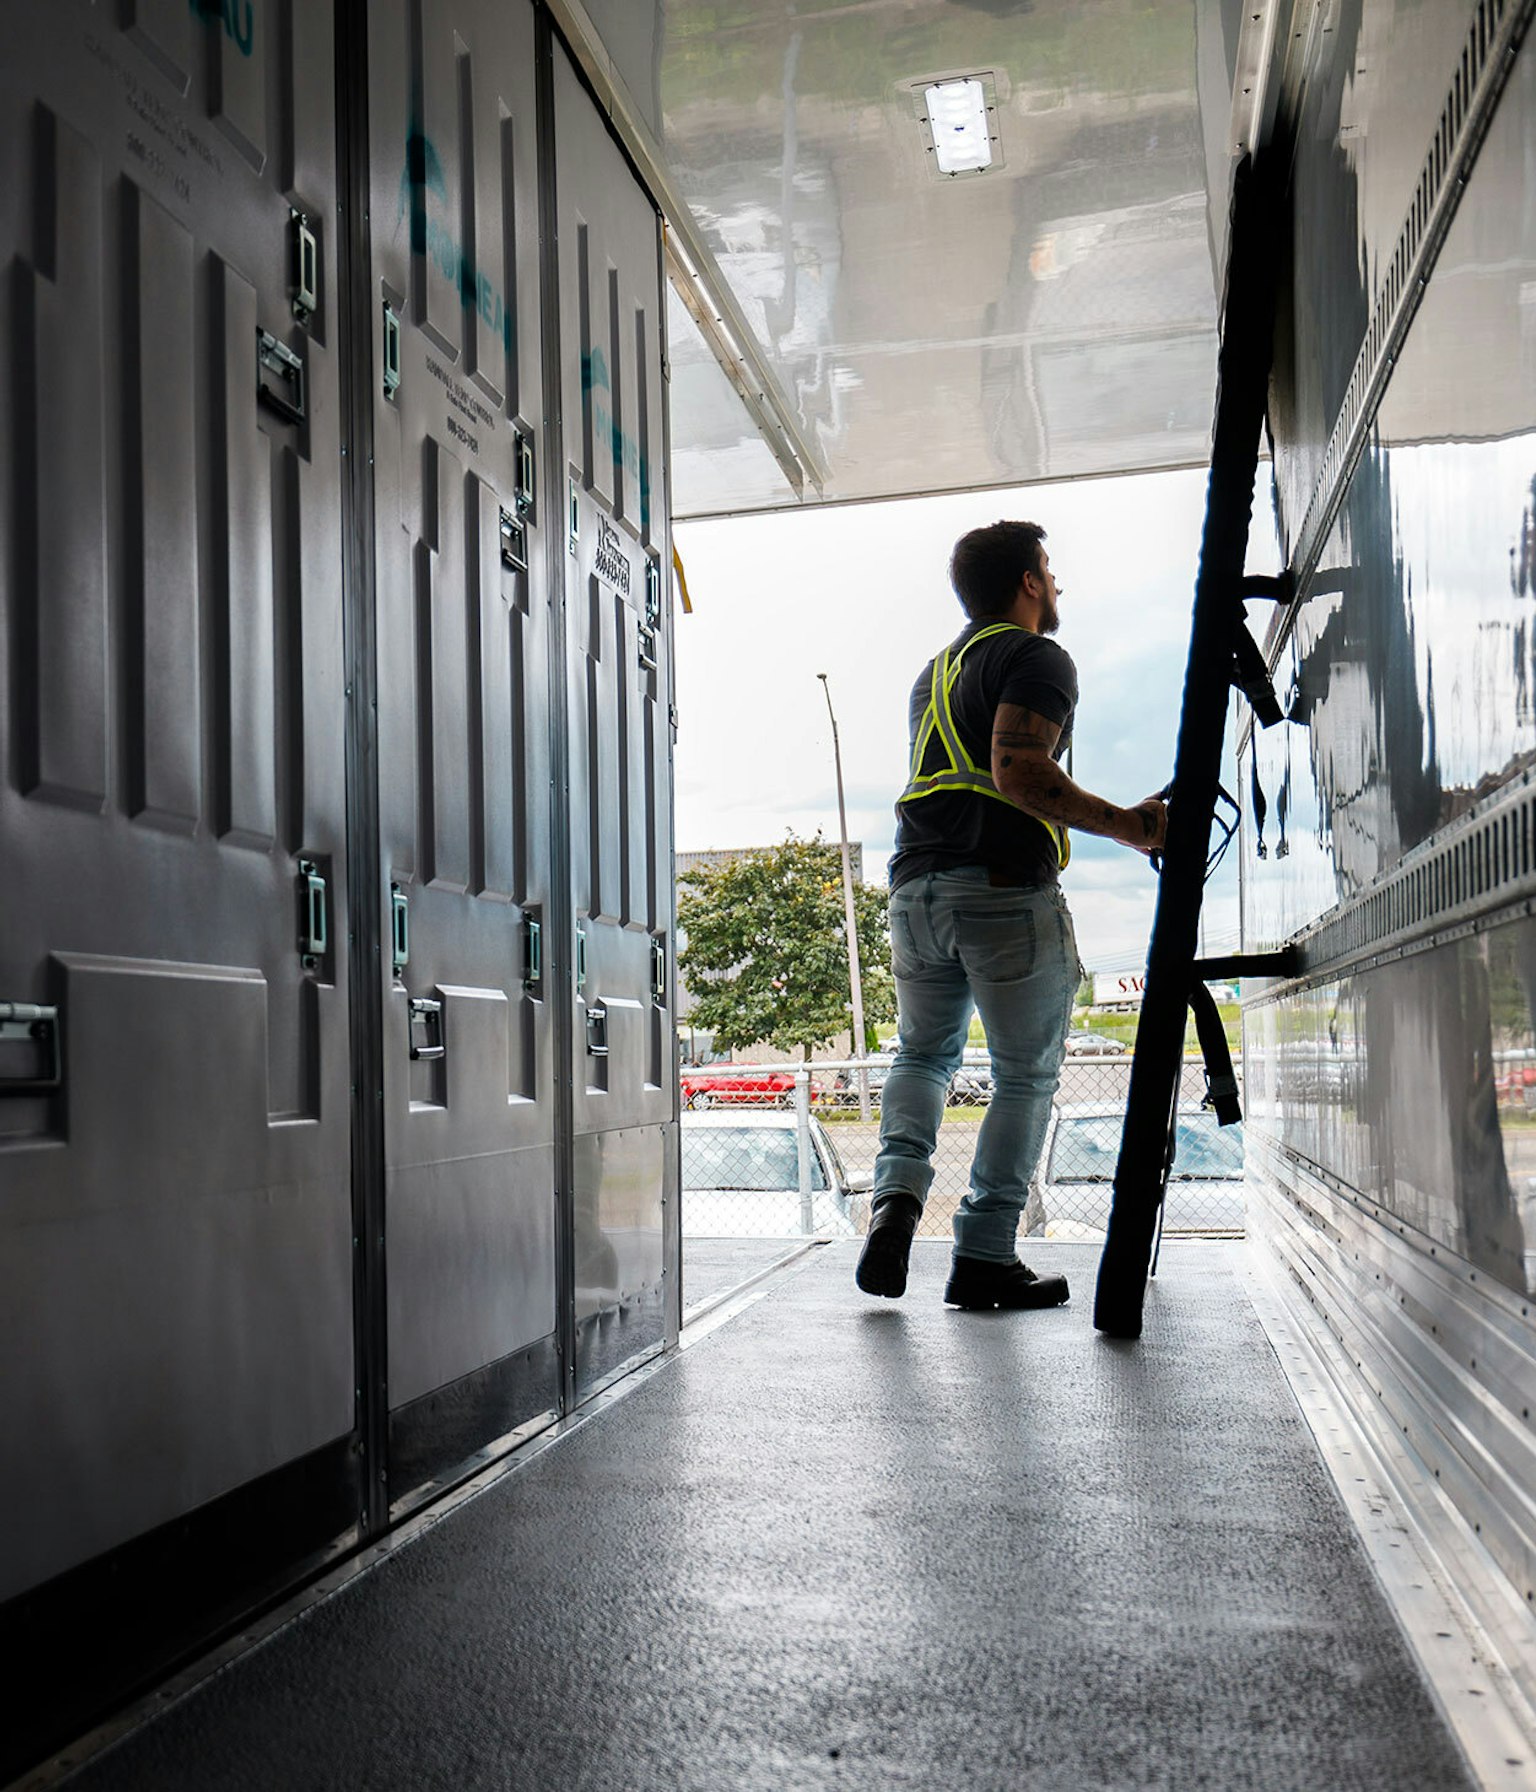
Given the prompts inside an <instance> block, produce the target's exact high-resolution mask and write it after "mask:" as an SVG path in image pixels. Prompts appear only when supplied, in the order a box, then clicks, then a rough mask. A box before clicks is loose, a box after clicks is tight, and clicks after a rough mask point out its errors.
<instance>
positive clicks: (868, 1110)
mask: <svg viewBox="0 0 1536 1792" xmlns="http://www.w3.org/2000/svg"><path fill="white" fill-rule="evenodd" d="M890 1066H891V1059H889V1058H873V1059H867V1060H865V1061H864V1062H863V1063H840V1064H812V1065H809V1066H803V1067H802V1066H797V1065H793V1064H772V1065H768V1064H758V1065H750V1064H715V1065H710V1066H708V1067H707V1068H704V1069H697V1070H685V1071H684V1072H683V1073H682V1091H681V1092H682V1104H683V1122H682V1135H683V1137H682V1159H683V1209H682V1219H683V1234H684V1237H685V1239H688V1238H693V1239H744V1238H761V1239H774V1238H778V1239H786V1238H797V1237H800V1238H803V1237H825V1238H855V1237H858V1236H860V1235H861V1234H862V1233H863V1232H864V1230H865V1229H866V1227H867V1225H868V1221H869V1199H870V1190H871V1187H872V1184H873V1171H874V1164H875V1154H876V1152H877V1151H878V1149H879V1136H880V1100H881V1093H882V1091H883V1089H884V1085H885V1080H886V1077H887V1076H888V1075H889V1073H890ZM1130 1075H1131V1058H1130V1054H1129V1053H1128V1052H1124V1053H1118V1054H1114V1055H1106V1056H1097V1055H1095V1056H1076V1055H1071V1054H1069V1055H1068V1057H1067V1058H1066V1060H1065V1062H1064V1063H1063V1065H1062V1073H1061V1083H1060V1087H1059V1088H1058V1090H1057V1095H1056V1100H1055V1103H1054V1104H1053V1107H1052V1111H1051V1121H1050V1127H1049V1130H1048V1132H1047V1135H1046V1142H1045V1150H1044V1152H1043V1153H1042V1155H1041V1160H1040V1165H1039V1169H1038V1171H1037V1173H1036V1176H1035V1181H1034V1184H1033V1186H1032V1188H1031V1191H1030V1199H1029V1205H1028V1207H1027V1208H1026V1210H1025V1215H1024V1228H1023V1229H1024V1231H1025V1233H1026V1234H1027V1235H1029V1236H1033V1237H1045V1238H1060V1239H1096V1238H1099V1237H1102V1235H1103V1230H1104V1227H1105V1225H1106V1224H1107V1222H1108V1217H1109V1204H1110V1194H1111V1184H1112V1181H1113V1177H1114V1172H1115V1163H1116V1159H1117V1158H1118V1156H1119V1151H1120V1130H1121V1124H1122V1121H1123V1118H1124V1114H1125V1103H1126V1097H1127V1094H1128V1092H1129V1088H1130ZM1204 1094H1205V1074H1204V1067H1203V1066H1202V1064H1201V1062H1200V1060H1199V1059H1198V1058H1186V1060H1185V1062H1184V1066H1183V1072H1182V1076H1181V1080H1180V1094H1179V1118H1178V1126H1177V1136H1176V1148H1175V1156H1174V1165H1173V1173H1172V1176H1171V1177H1170V1180H1169V1183H1168V1194H1167V1200H1166V1203H1165V1208H1164V1231H1165V1232H1166V1233H1192V1234H1205V1235H1220V1236H1227V1237H1230V1236H1234V1235H1237V1234H1240V1233H1241V1232H1242V1230H1243V1184H1242V1175H1243V1145H1242V1137H1241V1133H1242V1129H1241V1127H1224V1128H1218V1127H1217V1125H1216V1116H1215V1115H1214V1114H1213V1113H1212V1112H1211V1111H1210V1110H1209V1109H1206V1108H1204V1107H1202V1105H1201V1104H1202V1100H1203V1097H1204ZM992 1095H993V1082H992V1071H991V1065H990V1062H989V1060H988V1059H987V1057H986V1054H985V1053H984V1052H982V1053H977V1052H968V1053H967V1058H966V1062H965V1063H964V1064H963V1065H962V1066H961V1068H960V1070H959V1071H957V1073H956V1075H955V1077H954V1080H953V1081H952V1083H951V1085H950V1088H949V1091H948V1097H947V1107H946V1111H945V1115H944V1120H943V1124H942V1125H941V1127H940V1129H939V1139H938V1146H937V1149H936V1151H935V1153H934V1159H933V1164H934V1180H933V1187H932V1190H931V1191H930V1193H929V1197H928V1203H927V1206H926V1208H925V1209H924V1212H923V1218H922V1223H921V1226H920V1228H919V1235H920V1236H923V1237H932V1238H948V1237H949V1236H950V1235H951V1233H950V1221H951V1218H952V1216H953V1214H954V1211H955V1208H956V1207H957V1206H958V1205H959V1203H960V1201H961V1200H962V1198H963V1197H964V1195H965V1194H966V1192H967V1190H968V1188H969V1186H970V1168H971V1158H972V1154H973V1153H974V1151H975V1147H976V1138H977V1134H978V1133H979V1131H980V1129H981V1125H982V1122H983V1120H984V1119H985V1117H986V1113H987V1109H988V1106H989V1105H990V1103H991V1100H992Z"/></svg>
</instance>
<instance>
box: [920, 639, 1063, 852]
mask: <svg viewBox="0 0 1536 1792" xmlns="http://www.w3.org/2000/svg"><path fill="white" fill-rule="evenodd" d="M1015 629H1018V625H1017V624H1016V623H1012V622H995V623H993V624H992V626H991V627H990V628H984V629H981V630H980V631H979V632H978V633H976V634H974V635H972V636H971V638H970V640H969V641H967V642H966V644H965V645H964V647H962V648H961V649H960V651H959V652H958V653H957V654H954V655H953V657H951V654H950V650H949V648H947V647H946V648H945V649H944V651H943V652H942V653H941V654H939V655H938V656H937V657H936V658H935V660H934V662H933V679H932V682H931V684H930V685H929V690H928V707H927V708H926V709H925V710H924V711H923V719H922V721H921V722H920V723H919V724H918V729H917V734H916V736H915V738H914V739H913V742H912V768H911V771H910V773H909V775H908V778H907V787H906V789H905V790H904V791H902V793H901V795H900V796H899V797H898V798H897V799H896V800H897V801H898V802H901V803H915V802H918V801H920V800H921V799H922V798H923V797H925V796H935V795H937V794H939V793H940V792H941V791H950V790H968V791H970V792H971V794H972V795H973V796H990V797H993V798H995V799H996V800H997V801H998V802H1000V803H1007V802H1008V798H1007V797H1005V796H1004V795H1003V793H1002V791H1000V790H999V789H998V787H997V786H996V784H994V783H993V782H992V776H991V773H990V772H988V771H986V770H984V769H983V768H982V767H981V766H979V765H977V764H976V762H975V760H973V759H972V758H971V756H970V754H969V753H968V752H967V751H966V750H965V742H964V741H963V740H961V738H960V730H959V729H958V728H957V727H956V726H955V713H954V709H953V707H952V705H951V702H950V694H951V693H952V692H953V690H954V688H955V680H956V679H957V678H959V676H960V666H961V662H962V661H963V660H964V659H965V656H966V654H968V653H969V652H970V650H971V649H972V648H973V647H974V646H975V645H976V643H977V642H978V641H988V640H990V639H991V638H992V637H993V636H994V635H1002V634H1007V633H1009V632H1010V631H1012V630H1015ZM1018 632H1019V633H1020V634H1024V633H1027V632H1028V631H1027V630H1024V629H1018ZM935 735H937V736H938V738H939V744H940V746H941V747H942V748H943V750H944V763H943V764H941V765H938V766H936V767H935V768H934V769H933V770H932V771H924V770H923V767H924V766H925V765H926V764H928V750H929V748H930V746H931V745H932V743H933V738H934V736H935ZM1008 806H1009V807H1010V808H1015V809H1016V808H1017V807H1018V805H1017V804H1016V803H1009V804H1008ZM1019 812H1020V813H1021V814H1024V813H1027V811H1024V810H1020V811H1019ZM1029 819H1030V820H1031V821H1033V822H1036V823H1037V824H1038V825H1039V826H1040V827H1043V828H1044V829H1045V831H1046V833H1048V834H1049V835H1050V836H1051V840H1052V842H1053V843H1054V844H1055V847H1056V863H1057V866H1058V867H1061V866H1064V865H1066V864H1067V862H1068V861H1069V860H1070V859H1071V857H1072V842H1071V839H1070V838H1069V836H1068V834H1067V830H1066V829H1065V828H1063V827H1058V826H1057V825H1056V823H1055V822H1053V821H1046V820H1045V819H1044V818H1043V817H1041V816H1039V815H1031V816H1030V817H1029Z"/></svg>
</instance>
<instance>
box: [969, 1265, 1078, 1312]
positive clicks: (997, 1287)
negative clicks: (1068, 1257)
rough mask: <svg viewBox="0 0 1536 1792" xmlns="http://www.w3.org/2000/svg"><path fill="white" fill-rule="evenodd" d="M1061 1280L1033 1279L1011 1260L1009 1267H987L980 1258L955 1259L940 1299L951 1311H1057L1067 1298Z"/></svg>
mask: <svg viewBox="0 0 1536 1792" xmlns="http://www.w3.org/2000/svg"><path fill="white" fill-rule="evenodd" d="M1067 1293H1068V1289H1067V1278H1066V1277H1065V1276H1037V1275H1036V1274H1035V1272H1034V1271H1033V1270H1032V1269H1030V1268H1029V1267H1028V1266H1027V1265H1025V1264H1023V1263H1020V1262H1019V1260H1018V1258H1017V1257H1015V1258H1014V1260H1013V1262H1012V1263H989V1262H984V1261H983V1260H982V1259H981V1258H980V1257H956V1258H955V1260H954V1262H953V1263H952V1264H951V1265H950V1271H949V1284H948V1286H947V1287H946V1288H945V1290H944V1299H945V1301H946V1302H947V1304H948V1305H950V1306H952V1307H966V1308H970V1309H973V1310H985V1309H987V1308H990V1307H1059V1306H1060V1305H1061V1303H1062V1302H1063V1301H1064V1300H1065V1299H1066V1298H1067Z"/></svg>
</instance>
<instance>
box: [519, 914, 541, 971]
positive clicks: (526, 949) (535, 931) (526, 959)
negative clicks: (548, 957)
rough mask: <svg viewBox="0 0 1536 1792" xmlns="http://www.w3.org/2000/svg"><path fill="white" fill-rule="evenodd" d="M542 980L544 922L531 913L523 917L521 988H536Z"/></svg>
mask: <svg viewBox="0 0 1536 1792" xmlns="http://www.w3.org/2000/svg"><path fill="white" fill-rule="evenodd" d="M543 981H544V923H543V922H542V921H539V920H537V919H535V917H534V916H532V915H525V916H524V917H523V988H524V989H537V988H538V987H539V985H540V984H541V983H542V982H543Z"/></svg>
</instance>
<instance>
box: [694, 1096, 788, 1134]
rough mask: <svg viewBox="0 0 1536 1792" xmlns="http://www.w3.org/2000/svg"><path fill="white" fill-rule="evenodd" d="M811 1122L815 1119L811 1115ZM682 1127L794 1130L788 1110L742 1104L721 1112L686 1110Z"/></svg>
mask: <svg viewBox="0 0 1536 1792" xmlns="http://www.w3.org/2000/svg"><path fill="white" fill-rule="evenodd" d="M811 1118H812V1120H814V1119H815V1118H816V1116H815V1115H814V1114H813V1115H812V1116H811ZM683 1125H684V1126H687V1127H695V1126H702V1127H709V1126H736V1127H740V1126H761V1127H767V1128H772V1127H778V1128H779V1129H780V1130H783V1129H784V1128H788V1130H789V1131H791V1132H793V1131H794V1129H795V1116H794V1112H793V1111H792V1110H791V1109H788V1108H780V1109H779V1110H778V1111H777V1112H776V1113H775V1112H773V1111H771V1110H765V1109H763V1108H754V1107H750V1106H748V1105H746V1104H745V1103H743V1104H742V1105H741V1106H740V1107H733V1108H728V1109H726V1110H725V1111H724V1112H722V1111H721V1110H720V1109H718V1108H710V1109H708V1110H706V1111H705V1112H703V1113H696V1112H695V1111H694V1110H693V1109H691V1108H687V1109H685V1110H684V1112H683Z"/></svg>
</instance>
